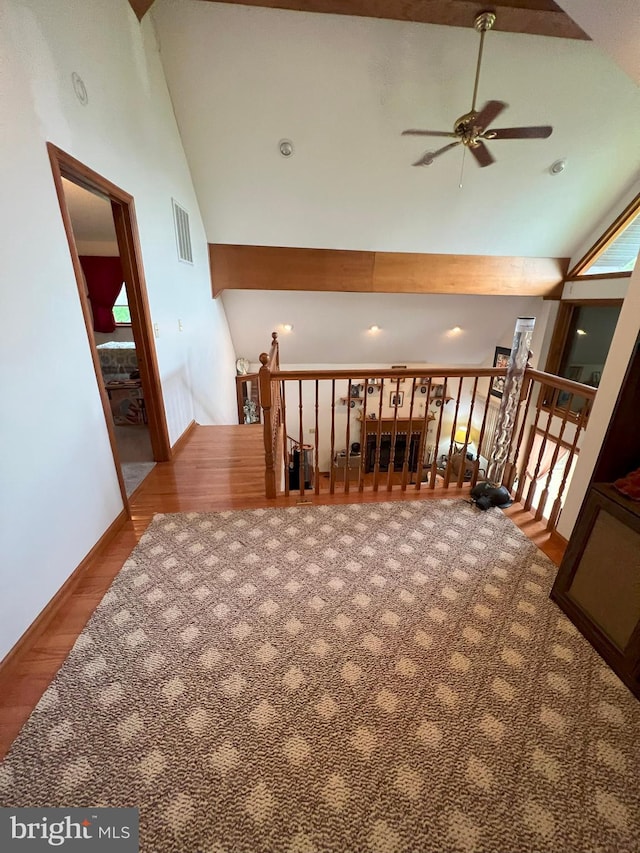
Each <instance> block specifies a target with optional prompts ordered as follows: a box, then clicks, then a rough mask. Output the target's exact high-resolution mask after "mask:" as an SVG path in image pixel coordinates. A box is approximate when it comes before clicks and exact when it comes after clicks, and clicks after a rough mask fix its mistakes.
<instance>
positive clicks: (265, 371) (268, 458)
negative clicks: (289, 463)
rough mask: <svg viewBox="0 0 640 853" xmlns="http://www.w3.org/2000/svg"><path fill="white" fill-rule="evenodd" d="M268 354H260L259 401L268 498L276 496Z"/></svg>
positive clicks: (265, 487) (265, 488)
mask: <svg viewBox="0 0 640 853" xmlns="http://www.w3.org/2000/svg"><path fill="white" fill-rule="evenodd" d="M268 362H269V356H268V355H267V353H266V352H263V353H261V354H260V364H261V365H262V367H261V368H260V372H259V374H258V381H259V382H260V402H261V404H262V411H263V413H264V428H263V436H264V493H265V495H266V497H268V498H275V496H276V472H275V468H274V464H273V423H272V420H271V371H270V370H269V366H268Z"/></svg>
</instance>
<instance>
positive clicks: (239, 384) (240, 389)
mask: <svg viewBox="0 0 640 853" xmlns="http://www.w3.org/2000/svg"><path fill="white" fill-rule="evenodd" d="M236 399H237V401H238V423H239V424H243V423H244V382H243V381H242V379H241V378H240V377H239V376H238V377H237V378H236Z"/></svg>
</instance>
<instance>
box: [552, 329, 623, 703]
mask: <svg viewBox="0 0 640 853" xmlns="http://www.w3.org/2000/svg"><path fill="white" fill-rule="evenodd" d="M638 400H640V339H639V341H638V342H636V347H635V349H634V354H633V356H632V358H631V361H630V364H629V368H628V370H627V374H626V376H625V380H624V382H623V384H622V387H621V389H620V394H619V396H618V401H617V403H616V406H615V409H614V412H613V415H612V418H611V422H610V424H609V428H608V430H607V434H606V436H605V440H604V442H603V444H602V448H601V451H600V455H599V457H598V461H597V463H596V467H595V469H594V474H593V478H592V481H591V484H590V486H589V489H588V490H587V494H586V496H585V500H584V502H583V504H582V507H581V509H580V514H579V516H578V520H577V522H576V526H575V529H574V531H573V533H572V535H571V539H570V540H569V545H568V547H567V551H566V553H565V555H564V559H563V561H562V565H561V566H560V570H559V572H558V576H557V578H556V581H555V583H554V585H553V589H552V591H551V598H552V599H553V600H554V601H555V602H556V603H557V604H558V605H559V606H560V607H561V608H562V610H563V611H564V612H565V613H566V614H567V616H568V617H569V618H570V619H571V621H572V622H573V623H574V625H575V626H576V627H577V628H578V629H579V630H580V631H581V632H582V633H583V634H584V636H585V637H586V638H587V639H588V640H589V642H590V643H591V644H592V645H593V646H594V648H595V649H596V650H597V651H598V652H599V653H600V654H601V655H602V657H603V658H604V659H605V660H606V661H607V663H608V664H609V665H610V666H611V668H612V669H613V670H614V671H615V672H616V673H617V674H618V676H619V677H620V678H621V679H622V680H623V681H624V683H625V684H626V685H627V686H628V687H629V689H630V690H631V691H632V692H633V693H634V694H635V695H636V696H638V698H640V502H638V501H633V500H630V499H629V498H627V497H625V496H624V495H621V494H620V493H619V492H618V491H617V490H616V489H615V488H614V486H613V481H615V480H617V479H618V478H620V477H623V476H624V475H626V474H628V473H630V472H631V471H633V470H635V469H637V468H640V441H639V440H638V436H637V420H638Z"/></svg>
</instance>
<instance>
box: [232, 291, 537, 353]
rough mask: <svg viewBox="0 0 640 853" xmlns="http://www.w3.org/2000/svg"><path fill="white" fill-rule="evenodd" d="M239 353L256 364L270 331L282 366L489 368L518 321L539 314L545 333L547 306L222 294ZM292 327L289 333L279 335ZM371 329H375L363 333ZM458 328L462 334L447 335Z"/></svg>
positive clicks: (479, 299) (405, 296) (497, 299)
mask: <svg viewBox="0 0 640 853" xmlns="http://www.w3.org/2000/svg"><path fill="white" fill-rule="evenodd" d="M222 299H223V301H224V306H225V310H226V312H227V317H228V318H229V326H230V328H231V334H232V337H233V343H234V345H235V349H236V352H237V353H238V355H242V356H244V357H245V358H248V359H249V360H250V361H257V360H258V355H259V353H260V352H262V351H264V350H265V349H268V347H269V343H270V341H271V333H272V332H273V331H277V332H278V333H279V340H280V360H281V362H287V363H288V364H307V365H316V364H323V363H331V364H334V365H338V364H363V365H364V364H386V366H387V367H388V366H390V365H391V364H406V363H410V364H459V365H463V364H465V365H470V364H471V365H473V364H475V365H484V364H489V365H490V364H492V361H493V354H494V351H495V347H496V346H511V342H512V340H513V329H514V326H515V322H516V319H517V318H518V317H538V318H540V319H539V321H538V323H537V324H536V345H535V347H532V349H533V350H534V352H535V354H536V356H538V355H539V353H540V349H541V341H540V346H538V343H537V341H538V337H539V336H540V335H542V334H543V333H544V329H545V325H546V318H547V316H548V312H549V306H550V305H551V303H550V302H548V301H547V302H545V301H544V300H543V299H542V298H540V297H524V296H449V295H445V294H427V293H311V292H304V291H271V290H228V291H225V292H224V293H223V295H222ZM285 323H290V324H292V325H293V330H292V331H291V332H289V333H287V332H285V331H284V330H283V328H282V327H283V324H285ZM373 324H376V325H378V326H379V327H380V331H379V332H376V333H372V332H369V331H368V329H369V327H370V326H371V325H373ZM456 326H459V327H460V330H461V331H460V332H459V333H455V332H453V331H452V330H453V329H454V327H456Z"/></svg>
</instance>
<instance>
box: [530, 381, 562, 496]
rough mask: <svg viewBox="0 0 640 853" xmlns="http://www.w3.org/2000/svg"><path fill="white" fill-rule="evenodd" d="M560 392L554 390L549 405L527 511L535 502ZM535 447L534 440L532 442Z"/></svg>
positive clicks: (534, 434)
mask: <svg viewBox="0 0 640 853" xmlns="http://www.w3.org/2000/svg"><path fill="white" fill-rule="evenodd" d="M558 396H559V392H558V391H557V390H554V392H553V396H552V398H551V406H550V407H549V411H548V412H547V424H546V427H545V429H544V432H543V433H542V442H541V444H540V450H539V452H538V458H537V460H536V467H535V469H534V471H533V477H532V478H531V482H530V483H529V489H528V490H527V497H526V498H525V501H524V508H525V510H526V511H527V512H529V510H530V509H531V505H532V504H533V496H534V493H535V490H536V483H537V481H538V475H539V473H540V466H541V465H542V457H543V456H544V451H545V449H546V447H547V439H548V438H549V431H550V429H551V423H552V421H553V418H554V417H555V413H556V400H557V399H558ZM533 436H534V441H535V436H536V431H534V433H533ZM532 447H533V442H532Z"/></svg>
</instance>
